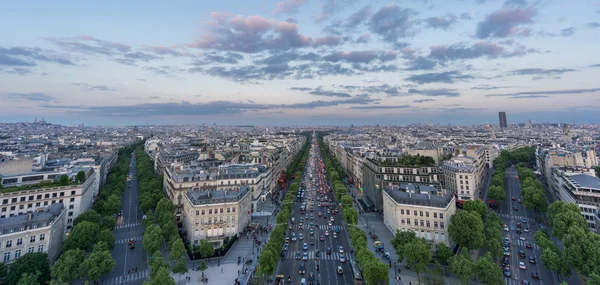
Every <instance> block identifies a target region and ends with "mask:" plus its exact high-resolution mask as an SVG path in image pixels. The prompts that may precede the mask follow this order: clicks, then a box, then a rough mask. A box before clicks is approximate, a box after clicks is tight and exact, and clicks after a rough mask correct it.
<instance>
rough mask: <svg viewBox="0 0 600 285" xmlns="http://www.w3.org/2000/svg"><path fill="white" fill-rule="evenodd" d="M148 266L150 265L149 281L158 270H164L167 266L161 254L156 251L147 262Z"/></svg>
mask: <svg viewBox="0 0 600 285" xmlns="http://www.w3.org/2000/svg"><path fill="white" fill-rule="evenodd" d="M148 264H149V265H150V278H151V279H152V278H154V277H155V276H156V274H157V273H158V270H159V269H161V268H163V267H165V268H166V267H167V265H166V264H165V260H164V258H163V256H162V254H161V253H160V251H156V252H154V253H153V254H152V257H150V261H149V262H148ZM167 272H168V271H167Z"/></svg>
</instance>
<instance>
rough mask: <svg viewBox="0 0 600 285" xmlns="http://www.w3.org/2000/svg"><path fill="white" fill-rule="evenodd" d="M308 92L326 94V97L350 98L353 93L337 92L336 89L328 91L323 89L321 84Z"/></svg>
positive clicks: (317, 94)
mask: <svg viewBox="0 0 600 285" xmlns="http://www.w3.org/2000/svg"><path fill="white" fill-rule="evenodd" d="M308 94H311V95H315V96H325V97H341V98H350V97H352V95H350V94H348V93H346V92H335V91H326V90H323V89H322V87H321V86H319V87H317V88H315V90H313V91H310V92H308Z"/></svg>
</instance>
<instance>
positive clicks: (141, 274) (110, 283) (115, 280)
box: [100, 269, 150, 285]
mask: <svg viewBox="0 0 600 285" xmlns="http://www.w3.org/2000/svg"><path fill="white" fill-rule="evenodd" d="M149 275H150V270H149V269H146V270H143V271H138V272H134V273H131V274H127V275H125V278H123V276H119V277H111V278H109V279H107V280H104V281H102V282H100V284H101V285H115V284H122V283H127V282H131V281H136V280H145V279H147V278H148V276H149Z"/></svg>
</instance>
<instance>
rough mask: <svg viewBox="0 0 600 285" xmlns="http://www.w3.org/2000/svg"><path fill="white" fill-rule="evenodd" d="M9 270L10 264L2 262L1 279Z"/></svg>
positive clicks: (0, 264)
mask: <svg viewBox="0 0 600 285" xmlns="http://www.w3.org/2000/svg"><path fill="white" fill-rule="evenodd" d="M0 182H1V181H0ZM7 269H8V264H6V263H4V262H0V278H4V277H6V273H7Z"/></svg>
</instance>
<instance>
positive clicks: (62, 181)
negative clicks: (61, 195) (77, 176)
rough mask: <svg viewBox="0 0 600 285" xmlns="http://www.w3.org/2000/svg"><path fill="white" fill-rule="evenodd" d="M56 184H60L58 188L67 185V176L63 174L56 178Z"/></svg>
mask: <svg viewBox="0 0 600 285" xmlns="http://www.w3.org/2000/svg"><path fill="white" fill-rule="evenodd" d="M58 184H60V186H66V185H69V176H67V175H65V174H63V175H61V176H60V177H59V178H58Z"/></svg>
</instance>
